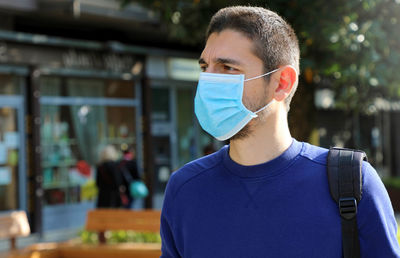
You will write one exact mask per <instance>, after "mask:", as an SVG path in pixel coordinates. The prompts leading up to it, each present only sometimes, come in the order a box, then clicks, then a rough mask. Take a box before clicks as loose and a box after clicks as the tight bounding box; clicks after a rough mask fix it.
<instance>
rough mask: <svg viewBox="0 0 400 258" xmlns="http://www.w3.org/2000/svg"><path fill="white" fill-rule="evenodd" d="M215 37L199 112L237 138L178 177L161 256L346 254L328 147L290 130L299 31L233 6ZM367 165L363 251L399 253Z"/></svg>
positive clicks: (205, 60) (208, 125)
mask: <svg viewBox="0 0 400 258" xmlns="http://www.w3.org/2000/svg"><path fill="white" fill-rule="evenodd" d="M206 39H207V40H206V46H205V48H204V51H203V52H202V54H201V57H200V66H201V69H202V71H203V72H204V73H202V74H201V75H200V79H199V84H198V87H197V93H196V97H195V112H196V116H197V118H198V120H199V122H200V124H201V126H202V127H203V129H204V130H206V131H207V132H208V133H210V134H211V135H213V136H214V137H216V138H217V139H219V140H225V139H230V144H229V145H228V146H225V147H223V148H222V149H221V150H219V151H218V152H216V153H214V154H211V155H209V156H206V157H203V158H201V159H199V160H196V161H193V162H191V163H189V164H187V165H185V166H184V167H183V168H181V169H180V170H178V171H177V172H175V173H174V174H173V175H172V176H171V179H170V181H169V183H168V186H167V190H166V193H165V201H164V206H163V210H162V217H161V236H162V257H185V258H188V257H201V258H211V257H246V258H248V257H279V258H281V257H307V258H310V257H318V258H321V257H335V258H339V257H342V233H341V220H340V215H339V211H338V207H337V204H336V203H335V202H334V201H333V199H332V197H331V195H330V193H329V186H328V179H327V172H326V169H327V152H328V151H327V150H326V149H323V148H319V147H316V146H312V145H309V144H307V143H301V142H298V141H296V140H294V139H292V137H291V135H290V132H289V128H288V123H287V113H288V111H289V104H290V100H291V98H292V96H293V94H294V92H295V90H296V87H297V80H298V74H299V46H298V41H297V38H296V35H295V33H294V31H293V29H292V28H291V27H290V25H288V24H287V23H286V22H285V21H284V20H283V19H282V18H281V17H279V16H278V15H277V14H275V13H273V12H271V11H269V10H266V9H263V8H255V7H229V8H225V9H222V10H220V11H219V12H218V13H216V14H215V15H214V17H213V18H212V20H211V22H210V25H209V28H208V32H207V35H206ZM362 173H363V196H362V200H361V201H360V202H359V204H358V213H357V223H358V230H359V239H360V245H361V257H371V258H372V257H373V258H377V257H379V258H383V257H400V249H399V246H398V243H397V240H396V228H397V226H396V221H395V219H394V214H393V209H392V207H391V203H390V200H389V198H388V195H387V192H386V190H385V188H384V186H383V184H382V182H381V181H380V179H379V177H378V175H377V174H376V172H375V170H374V169H373V168H372V167H371V166H370V165H369V164H368V163H366V162H364V163H363V169H362Z"/></svg>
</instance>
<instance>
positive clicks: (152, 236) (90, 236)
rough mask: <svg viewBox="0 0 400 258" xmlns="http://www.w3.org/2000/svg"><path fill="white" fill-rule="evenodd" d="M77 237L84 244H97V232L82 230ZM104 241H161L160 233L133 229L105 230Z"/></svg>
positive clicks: (112, 242)
mask: <svg viewBox="0 0 400 258" xmlns="http://www.w3.org/2000/svg"><path fill="white" fill-rule="evenodd" d="M79 237H80V239H81V241H82V243H84V244H98V242H99V240H98V236H97V233H95V232H91V231H87V230H83V231H81V232H80V233H79ZM105 237H106V241H107V243H109V244H116V243H161V237H160V234H156V233H148V232H135V231H130V230H128V231H126V230H119V231H107V232H106V233H105Z"/></svg>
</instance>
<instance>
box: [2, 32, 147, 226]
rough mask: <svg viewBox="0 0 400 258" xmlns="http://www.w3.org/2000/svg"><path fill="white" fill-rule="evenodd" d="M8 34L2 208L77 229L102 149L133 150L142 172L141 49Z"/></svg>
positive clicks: (91, 201) (92, 195) (92, 192)
mask: <svg viewBox="0 0 400 258" xmlns="http://www.w3.org/2000/svg"><path fill="white" fill-rule="evenodd" d="M9 36H14V38H12V40H11V41H10V40H9V38H10V37H8V38H7V40H4V41H1V39H0V212H7V211H11V210H26V211H28V214H29V215H30V216H29V217H30V220H31V224H37V225H36V227H37V228H36V231H41V232H47V231H50V230H55V229H67V228H79V227H81V226H82V225H83V224H84V222H85V216H86V212H87V210H88V209H91V208H93V207H94V206H95V201H96V194H97V193H96V188H95V180H94V179H95V173H96V169H95V168H96V165H97V164H98V162H99V155H98V154H99V152H100V150H101V149H102V148H104V147H105V146H106V145H114V146H115V147H116V149H118V150H119V149H120V148H121V145H125V146H128V147H129V148H131V149H134V150H135V151H136V158H137V161H138V167H139V172H143V170H142V168H143V152H142V149H143V143H142V129H141V125H142V111H141V91H142V85H141V79H142V67H143V64H144V56H143V55H136V54H134V53H126V52H124V53H119V52H118V53H116V52H114V51H112V50H109V49H108V48H107V47H103V45H102V44H101V43H98V42H86V41H76V40H60V39H57V38H48V39H46V40H44V38H45V37H43V36H42V38H41V39H42V41H40V42H39V43H38V42H37V39H38V36H37V35H36V36H35V35H28V34H24V35H23V37H21V35H18V34H16V33H15V34H14V35H12V33H10V34H9ZM28 89H29V90H28ZM28 92H29V93H28ZM35 101H36V102H35ZM28 103H29V104H28ZM26 121H28V122H26ZM35 130H36V134H37V135H38V137H37V138H38V139H36V140H34V138H35V137H34V136H35ZM26 142H27V143H28V144H25V143H26ZM32 226H33V228H35V226H34V225H32Z"/></svg>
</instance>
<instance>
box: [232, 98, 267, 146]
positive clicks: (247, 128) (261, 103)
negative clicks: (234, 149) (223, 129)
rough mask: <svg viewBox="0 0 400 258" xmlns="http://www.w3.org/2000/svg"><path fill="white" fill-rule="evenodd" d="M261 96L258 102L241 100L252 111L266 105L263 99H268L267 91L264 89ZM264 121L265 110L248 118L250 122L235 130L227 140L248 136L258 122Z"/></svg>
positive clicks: (241, 138)
mask: <svg viewBox="0 0 400 258" xmlns="http://www.w3.org/2000/svg"><path fill="white" fill-rule="evenodd" d="M263 95H264V96H263V98H262V99H261V100H260V101H258V103H256V104H255V103H251V102H250V101H245V100H244V101H243V104H244V106H245V107H246V108H247V109H248V110H251V111H252V112H255V111H257V110H259V109H261V108H263V107H264V106H266V105H267V104H268V103H265V100H266V99H268V98H267V92H266V91H264V94H263ZM264 121H265V112H264V110H263V111H261V112H259V113H257V117H256V118H253V119H252V120H250V122H249V123H248V124H247V125H245V127H243V128H242V129H241V130H240V131H239V132H237V133H236V134H235V135H234V136H232V137H231V138H229V141H232V140H233V141H236V140H243V139H246V138H248V137H249V136H250V135H251V134H252V133H253V131H254V129H255V128H257V126H259V125H260V124H262V123H263V122H264Z"/></svg>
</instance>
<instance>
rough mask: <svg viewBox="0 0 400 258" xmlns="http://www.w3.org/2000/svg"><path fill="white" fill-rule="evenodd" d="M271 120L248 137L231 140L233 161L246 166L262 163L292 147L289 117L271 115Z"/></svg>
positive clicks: (230, 152)
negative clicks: (282, 117) (281, 117)
mask: <svg viewBox="0 0 400 258" xmlns="http://www.w3.org/2000/svg"><path fill="white" fill-rule="evenodd" d="M269 120H272V121H266V122H265V123H264V124H263V125H259V126H257V127H256V128H254V130H253V131H252V133H251V134H250V135H249V136H247V137H246V138H243V139H237V140H232V141H231V142H230V148H229V155H230V157H231V159H232V160H233V161H235V162H236V163H238V164H241V165H246V166H250V165H257V164H262V163H265V162H268V161H270V160H272V159H274V158H276V157H278V156H279V155H281V154H282V153H283V152H284V151H285V150H287V149H288V148H289V147H290V145H291V143H292V137H291V135H290V131H289V127H288V124H287V119H286V118H284V119H279V118H278V117H270V119H269ZM273 120H275V121H273ZM271 125H275V126H274V127H273V126H271Z"/></svg>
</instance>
